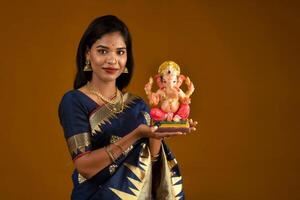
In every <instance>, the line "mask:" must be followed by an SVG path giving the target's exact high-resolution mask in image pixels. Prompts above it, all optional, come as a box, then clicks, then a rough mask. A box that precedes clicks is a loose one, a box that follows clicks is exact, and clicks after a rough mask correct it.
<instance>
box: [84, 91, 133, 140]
mask: <svg viewBox="0 0 300 200" xmlns="http://www.w3.org/2000/svg"><path fill="white" fill-rule="evenodd" d="M137 98H139V97H138V96H135V95H132V94H130V93H125V94H124V95H123V102H124V110H125V109H126V108H130V104H131V103H132V102H133V101H134V100H135V99H137ZM121 103H122V102H119V103H118V104H121ZM116 106H117V107H119V106H120V105H116ZM114 118H117V114H115V113H114V112H112V111H111V110H110V109H109V108H107V106H104V105H103V106H100V107H98V108H96V110H95V111H94V112H93V113H92V114H91V115H90V118H89V121H90V125H91V134H92V136H94V135H96V134H98V133H101V132H102V129H101V127H102V126H103V125H104V124H106V123H109V124H111V120H112V119H114Z"/></svg>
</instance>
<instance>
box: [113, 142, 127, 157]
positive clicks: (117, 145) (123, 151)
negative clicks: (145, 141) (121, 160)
mask: <svg viewBox="0 0 300 200" xmlns="http://www.w3.org/2000/svg"><path fill="white" fill-rule="evenodd" d="M112 144H113V145H115V146H116V147H119V149H121V151H122V154H124V153H125V150H124V149H123V147H122V146H121V145H119V144H116V143H112Z"/></svg>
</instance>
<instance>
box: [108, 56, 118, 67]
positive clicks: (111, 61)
mask: <svg viewBox="0 0 300 200" xmlns="http://www.w3.org/2000/svg"><path fill="white" fill-rule="evenodd" d="M117 62H118V60H117V58H116V56H115V55H110V56H109V57H108V58H107V63H108V64H112V65H114V64H117Z"/></svg>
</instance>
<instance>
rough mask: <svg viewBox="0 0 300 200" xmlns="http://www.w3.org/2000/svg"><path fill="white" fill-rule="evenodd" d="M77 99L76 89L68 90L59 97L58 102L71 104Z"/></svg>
mask: <svg viewBox="0 0 300 200" xmlns="http://www.w3.org/2000/svg"><path fill="white" fill-rule="evenodd" d="M78 100H79V96H78V91H77V90H68V91H67V92H65V93H64V94H63V96H62V98H61V101H60V104H71V103H74V102H76V101H78Z"/></svg>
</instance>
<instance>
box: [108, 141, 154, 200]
mask: <svg viewBox="0 0 300 200" xmlns="http://www.w3.org/2000/svg"><path fill="white" fill-rule="evenodd" d="M141 145H142V150H141V153H140V155H139V162H138V163H139V165H138V166H134V165H131V164H129V163H124V165H125V166H126V167H127V168H128V169H129V170H130V171H131V172H132V173H133V174H134V175H135V176H136V177H137V179H135V178H132V177H130V176H127V179H128V180H129V181H130V182H131V183H132V184H133V185H134V187H130V186H128V188H129V190H130V191H132V193H133V194H130V193H127V192H124V191H122V190H119V189H116V188H112V187H110V188H109V189H110V190H111V191H112V192H114V193H115V194H116V195H117V196H118V197H119V198H120V199H121V200H146V199H151V184H152V165H151V155H150V150H149V147H148V146H147V145H146V144H145V143H143V144H141Z"/></svg>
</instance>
